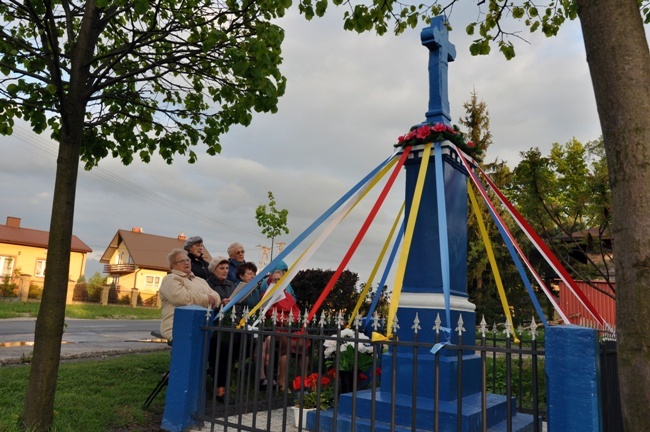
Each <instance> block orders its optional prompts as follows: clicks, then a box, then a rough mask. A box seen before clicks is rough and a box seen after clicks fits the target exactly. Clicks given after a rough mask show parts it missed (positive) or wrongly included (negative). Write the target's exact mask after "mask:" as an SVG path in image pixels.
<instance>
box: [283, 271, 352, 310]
mask: <svg viewBox="0 0 650 432" xmlns="http://www.w3.org/2000/svg"><path fill="white" fill-rule="evenodd" d="M333 275H334V270H322V269H308V270H301V271H299V272H298V274H297V275H296V277H295V278H293V280H292V281H291V286H292V287H293V290H294V291H295V292H296V297H298V306H300V310H301V311H304V310H305V309H307V310H309V309H311V307H312V306H313V305H314V304H315V303H316V301H317V300H318V297H320V295H321V293H322V292H323V290H324V289H325V287H326V286H327V283H328V282H329V281H330V279H331V278H332V276H333ZM358 282H359V275H358V274H357V273H354V272H351V271H350V270H344V271H343V272H342V273H341V277H340V278H339V280H338V281H337V282H336V284H335V285H334V288H332V291H331V292H330V294H329V295H328V296H327V298H326V299H325V301H324V302H323V304H322V305H321V310H333V311H339V310H343V311H347V312H352V310H353V309H354V306H356V304H357V300H358V299H359V291H358V290H357V283H358Z"/></svg>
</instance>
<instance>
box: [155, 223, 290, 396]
mask: <svg viewBox="0 0 650 432" xmlns="http://www.w3.org/2000/svg"><path fill="white" fill-rule="evenodd" d="M203 248H204V246H203V239H202V238H201V237H199V236H194V237H190V238H188V239H187V241H186V242H185V244H184V246H183V249H180V248H176V249H173V250H172V251H171V252H170V253H169V254H168V255H167V260H168V262H169V268H170V272H169V274H167V276H165V277H164V278H163V280H162V282H161V285H160V290H159V295H160V299H161V305H162V319H161V324H160V332H161V334H162V336H163V337H164V338H166V339H167V340H168V341H170V343H171V342H172V337H173V335H172V328H173V320H174V309H175V308H176V307H179V306H187V305H191V304H195V305H199V306H202V307H205V308H208V307H209V308H213V309H216V308H217V307H219V306H225V305H226V304H228V303H229V302H230V300H231V296H232V294H233V292H234V291H235V289H236V288H237V286H238V285H239V284H240V283H242V282H243V283H249V282H250V281H252V280H253V278H255V276H256V275H257V266H256V265H255V264H254V263H252V262H247V261H246V260H245V259H244V256H245V250H244V247H243V246H242V245H241V244H240V243H233V244H231V245H230V246H229V247H228V249H227V253H228V257H225V256H216V257H215V258H213V259H212V260H211V261H210V262H208V261H206V260H205V259H204V258H203ZM276 267H277V268H275V269H273V271H272V272H271V274H270V275H269V277H268V278H265V279H264V281H263V282H262V284H261V287H260V289H259V290H258V289H254V290H253V291H252V292H251V293H250V294H249V295H248V296H246V297H245V298H244V299H243V300H241V301H239V302H238V303H237V304H236V305H235V306H234V309H235V311H236V312H237V313H238V314H239V315H241V314H242V312H243V310H244V308H245V307H248V308H249V309H250V308H253V307H254V306H255V305H257V304H258V303H259V301H260V298H261V297H262V296H263V295H264V292H265V291H266V290H267V289H268V288H269V287H270V286H273V283H275V282H276V281H277V280H279V278H280V277H281V276H282V275H283V274H284V273H285V272H286V271H287V265H286V264H285V263H284V262H283V261H282V262H281V263H280V264H279V265H278V266H276ZM285 296H286V298H285V299H283V301H285V303H289V306H288V307H289V308H290V309H293V310H292V312H293V316H294V317H295V319H297V318H298V316H297V315H298V314H299V310H298V308H297V306H296V305H295V293H294V292H293V289H292V288H291V286H290V285H289V286H287V288H286V294H285ZM277 306H278V307H282V308H284V307H285V306H286V304H284V303H281V302H278V303H277ZM280 312H282V311H280ZM216 335H217V334H216V333H215V334H214V335H213V338H212V340H211V344H210V352H209V357H208V358H209V362H210V369H211V373H212V375H213V377H214V379H215V381H216V384H217V391H216V395H215V396H216V398H217V401H219V402H221V403H225V400H224V399H225V398H224V394H225V391H226V389H225V384H226V375H227V374H226V365H227V360H228V359H227V355H228V351H229V350H228V349H221V350H218V349H217V344H216V343H215V340H216V337H215V336H216ZM232 336H239V335H232ZM238 342H239V339H238V338H236V337H233V338H231V340H229V342H228V343H232V344H236V345H237V346H235V347H234V350H233V352H238ZM266 345H267V344H265V347H264V348H268V347H267V346H266ZM222 348H223V347H222ZM265 351H266V350H265ZM217 352H219V363H218V364H219V365H220V366H219V367H218V369H220V370H219V371H215V363H216V356H217V355H216V353H217ZM284 354H285V356H286V352H285V353H284ZM280 369H282V368H280ZM261 370H262V377H265V373H264V372H265V371H264V370H265V368H264V367H263V366H262V367H261ZM280 378H282V377H280ZM280 381H282V379H280ZM264 384H266V379H265V378H264Z"/></svg>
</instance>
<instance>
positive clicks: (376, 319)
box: [372, 311, 379, 331]
mask: <svg viewBox="0 0 650 432" xmlns="http://www.w3.org/2000/svg"><path fill="white" fill-rule="evenodd" d="M378 328H379V315H377V312H376V311H375V313H373V314H372V329H373V330H374V331H377V329H378Z"/></svg>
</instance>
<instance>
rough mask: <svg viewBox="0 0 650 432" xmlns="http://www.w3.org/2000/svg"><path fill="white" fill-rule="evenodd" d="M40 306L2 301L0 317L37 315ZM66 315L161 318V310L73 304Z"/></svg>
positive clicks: (93, 317)
mask: <svg viewBox="0 0 650 432" xmlns="http://www.w3.org/2000/svg"><path fill="white" fill-rule="evenodd" d="M40 306H41V304H40V303H38V302H28V303H19V302H0V319H3V318H22V317H36V316H37V315H38V310H39V309H40ZM65 316H66V317H68V318H83V319H160V310H159V309H154V308H132V307H125V306H102V305H99V304H72V305H67V306H66V308H65Z"/></svg>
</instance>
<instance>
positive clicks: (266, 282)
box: [260, 261, 298, 301]
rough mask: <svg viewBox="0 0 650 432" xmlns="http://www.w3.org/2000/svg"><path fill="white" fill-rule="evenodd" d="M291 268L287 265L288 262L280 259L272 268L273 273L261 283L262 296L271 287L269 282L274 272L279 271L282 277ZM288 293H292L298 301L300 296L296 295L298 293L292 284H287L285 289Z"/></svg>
mask: <svg viewBox="0 0 650 432" xmlns="http://www.w3.org/2000/svg"><path fill="white" fill-rule="evenodd" d="M288 270H289V267H287V263H285V262H284V261H280V262H279V263H277V264H276V265H275V266H274V267H273V268H272V269H271V274H270V275H269V277H268V278H265V279H264V280H263V281H262V285H260V296H261V297H264V293H265V292H266V290H267V289H269V284H270V283H271V277H272V275H273V274H274V273H279V274H280V277H282V276H283V275H284V274H285V273H286V272H287V271H288ZM284 291H285V292H286V293H287V294H291V296H292V297H293V299H294V300H295V301H298V298H297V297H296V293H295V292H294V290H293V288H292V287H291V284H287V287H286V289H285V290H284Z"/></svg>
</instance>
